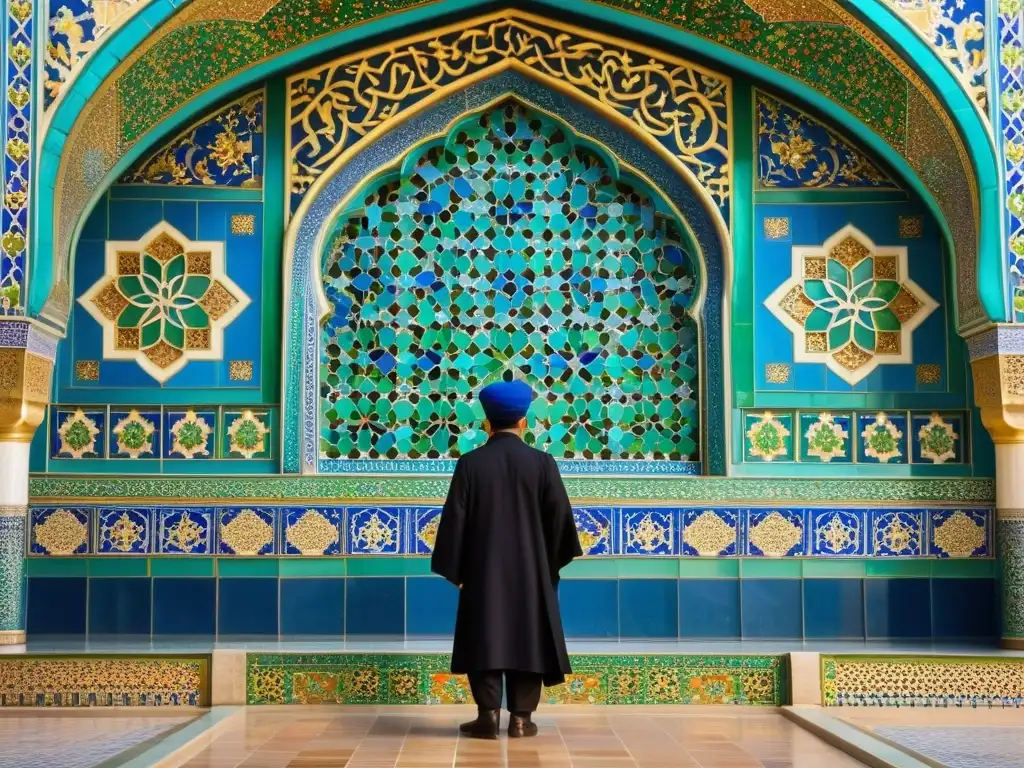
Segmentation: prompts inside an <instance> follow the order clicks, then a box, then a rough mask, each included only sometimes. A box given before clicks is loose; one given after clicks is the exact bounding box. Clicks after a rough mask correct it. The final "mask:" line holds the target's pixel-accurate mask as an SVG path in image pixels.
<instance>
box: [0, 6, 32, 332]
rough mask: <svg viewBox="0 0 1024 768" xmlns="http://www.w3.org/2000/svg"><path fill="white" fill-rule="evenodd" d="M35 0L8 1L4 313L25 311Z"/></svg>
mask: <svg viewBox="0 0 1024 768" xmlns="http://www.w3.org/2000/svg"><path fill="white" fill-rule="evenodd" d="M34 24H35V22H34V20H33V18H32V2H31V0H11V2H5V3H4V15H3V35H4V45H3V50H4V53H5V54H6V55H5V57H4V58H3V60H2V64H3V89H4V92H5V95H6V98H3V99H0V104H2V105H3V113H4V114H3V120H2V123H3V131H2V134H0V136H2V140H3V147H4V151H3V205H2V208H0V315H22V314H24V312H25V307H24V295H23V292H24V290H25V268H26V259H27V255H28V251H27V244H28V218H29V177H30V173H31V166H32V161H31V144H32V138H33V137H32V89H33V81H32V77H33V62H32V50H33V36H34V35H35V34H36V30H35V28H34Z"/></svg>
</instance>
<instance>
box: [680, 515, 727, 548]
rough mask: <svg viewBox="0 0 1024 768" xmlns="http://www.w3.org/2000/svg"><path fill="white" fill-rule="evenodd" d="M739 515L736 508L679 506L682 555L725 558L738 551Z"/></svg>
mask: <svg viewBox="0 0 1024 768" xmlns="http://www.w3.org/2000/svg"><path fill="white" fill-rule="evenodd" d="M741 527H742V515H741V514H740V510H738V509H683V510H680V512H679V529H680V537H681V541H680V545H679V552H680V554H683V555H696V556H699V557H726V556H729V555H736V554H739V551H740V529H741Z"/></svg>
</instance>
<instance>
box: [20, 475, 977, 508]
mask: <svg viewBox="0 0 1024 768" xmlns="http://www.w3.org/2000/svg"><path fill="white" fill-rule="evenodd" d="M449 482H450V481H449V478H447V477H379V476H378V477H323V476H316V475H309V476H284V477H281V476H278V477H245V476H239V477H201V476H194V477H170V476H168V477H159V476H156V477H153V476H139V477H128V476H97V475H94V474H90V475H85V474H83V475H49V476H47V475H38V476H35V477H33V478H31V479H30V481H29V497H30V498H31V499H32V500H33V501H35V502H36V503H43V502H45V503H56V504H71V503H76V501H75V500H79V501H82V502H84V503H92V504H96V503H117V500H121V501H122V503H123V502H124V500H130V501H131V502H132V503H140V502H146V501H150V502H154V503H156V504H160V505H163V504H167V505H174V504H177V505H180V504H182V503H186V502H191V503H196V502H200V501H205V502H210V501H213V502H214V503H216V501H221V502H228V503H230V502H232V501H235V500H239V499H246V500H252V501H251V502H250V503H253V504H260V503H271V504H273V503H275V502H276V503H285V504H287V503H298V504H304V503H306V502H315V501H318V500H319V501H321V502H329V503H336V502H337V500H338V499H346V500H358V501H369V500H371V499H372V500H375V501H380V500H382V499H393V500H402V501H405V500H409V499H416V500H426V503H427V504H437V503H439V502H440V500H442V499H444V497H445V496H446V495H447V493H448V485H449ZM565 487H566V490H567V491H568V492H569V497H570V498H572V499H576V500H578V501H580V502H592V501H597V502H598V503H600V502H601V501H604V502H605V503H609V502H623V501H626V502H628V503H638V502H639V503H650V504H654V503H658V502H668V503H673V502H675V503H678V501H679V499H687V500H688V501H689V502H690V503H691V504H716V503H717V504H752V505H770V504H780V503H781V504H785V503H787V502H790V503H792V502H796V503H808V504H826V503H838V504H855V505H864V504H872V503H883V504H885V503H892V504H910V505H914V506H918V505H921V506H947V505H957V504H967V505H972V506H991V505H993V504H994V503H995V497H996V489H995V481H994V480H992V479H991V478H918V479H913V478H892V479H886V481H885V482H884V483H880V482H878V480H877V479H875V478H858V479H829V478H820V479H802V478H789V477H777V478H741V477H686V478H647V477H645V478H637V479H634V478H608V477H602V478H592V477H566V478H565Z"/></svg>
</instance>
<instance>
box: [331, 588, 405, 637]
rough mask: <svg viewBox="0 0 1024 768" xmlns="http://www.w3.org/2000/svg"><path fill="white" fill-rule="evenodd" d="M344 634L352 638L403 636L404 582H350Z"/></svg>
mask: <svg viewBox="0 0 1024 768" xmlns="http://www.w3.org/2000/svg"><path fill="white" fill-rule="evenodd" d="M345 588H346V590H347V591H346V593H345V632H346V634H349V635H401V634H402V633H403V632H404V631H405V579H401V578H392V577H381V578H377V577H367V578H357V579H348V580H347V582H346V586H345Z"/></svg>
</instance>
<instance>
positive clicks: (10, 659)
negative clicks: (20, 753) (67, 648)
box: [0, 655, 210, 707]
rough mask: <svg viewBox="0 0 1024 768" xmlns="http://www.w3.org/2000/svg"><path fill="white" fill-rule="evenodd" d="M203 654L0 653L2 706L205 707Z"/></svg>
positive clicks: (206, 659) (206, 679)
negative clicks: (65, 654)
mask: <svg viewBox="0 0 1024 768" xmlns="http://www.w3.org/2000/svg"><path fill="white" fill-rule="evenodd" d="M209 704H210V657H209V656H158V657H153V656H147V657H120V658H118V657H114V656H107V655H92V656H56V655H46V656H33V655H29V656H6V657H0V706H4V707H102V706H118V707H152V706H165V707H167V706H171V707H205V706H209Z"/></svg>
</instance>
